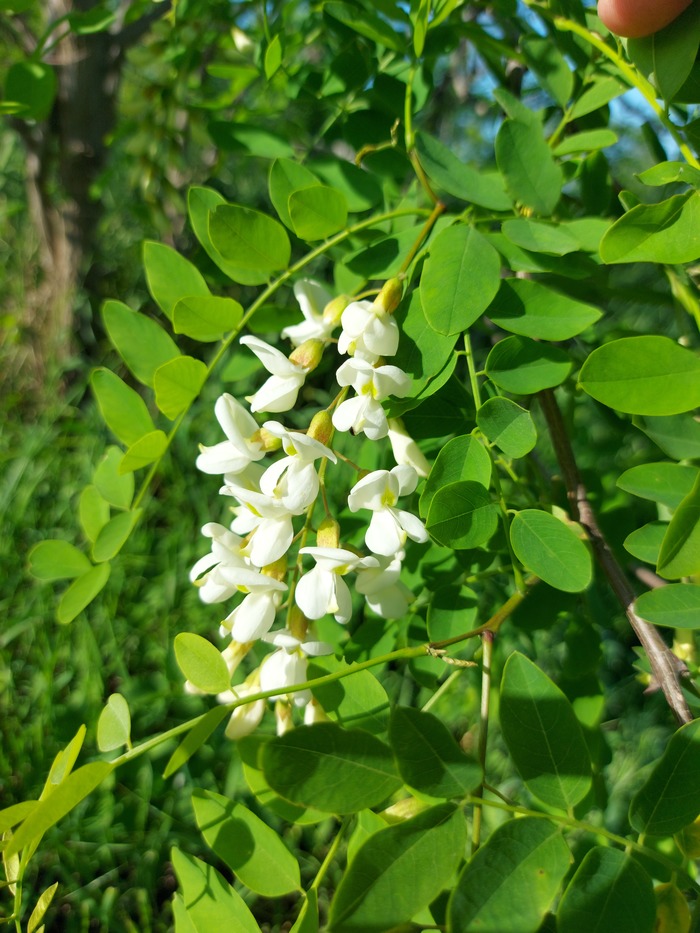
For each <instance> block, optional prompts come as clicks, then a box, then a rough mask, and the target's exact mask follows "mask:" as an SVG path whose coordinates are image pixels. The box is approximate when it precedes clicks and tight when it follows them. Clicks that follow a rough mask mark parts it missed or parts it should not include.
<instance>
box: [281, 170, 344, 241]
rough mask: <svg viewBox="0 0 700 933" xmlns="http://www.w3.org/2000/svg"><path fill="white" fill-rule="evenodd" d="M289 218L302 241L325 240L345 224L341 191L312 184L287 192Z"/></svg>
mask: <svg viewBox="0 0 700 933" xmlns="http://www.w3.org/2000/svg"><path fill="white" fill-rule="evenodd" d="M289 217H290V219H291V221H292V229H293V230H294V232H295V233H296V235H297V236H298V237H300V238H301V239H302V240H311V241H313V240H325V239H326V238H327V237H329V236H332V235H333V234H334V233H338V232H339V231H340V230H342V229H343V228H344V227H345V226H346V225H347V222H348V205H347V202H346V200H345V195H344V194H341V192H340V191H336V190H335V188H329V187H327V186H326V185H319V184H315V185H311V186H310V187H308V188H299V189H298V190H297V191H293V192H292V193H291V194H290V195H289Z"/></svg>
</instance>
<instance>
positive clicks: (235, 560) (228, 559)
mask: <svg viewBox="0 0 700 933" xmlns="http://www.w3.org/2000/svg"><path fill="white" fill-rule="evenodd" d="M202 534H203V535H204V536H205V537H207V538H211V552H210V553H209V554H205V555H204V557H200V559H199V560H198V561H197V563H196V564H195V565H194V567H193V568H192V570H190V580H191V581H192V582H193V583H194V582H195V581H196V585H197V586H198V587H199V598H200V599H201V600H202V602H204V603H220V602H223V600H225V599H228V598H229V596H232V595H233V594H234V593H235V592H236V585H235V584H232V583H231V582H230V581H229V579H228V578H227V576H226V574H225V573H224V571H225V570H226V569H227V568H236V569H238V568H244V567H247V566H248V561H247V559H246V557H245V555H244V554H243V551H242V545H243V539H242V538H240V537H239V536H238V535H237V534H234V532H233V531H229V530H228V528H225V527H224V526H223V525H219V524H218V523H217V522H207V524H206V525H204V526H203V528H202ZM200 574H203V576H202V577H201V579H199V580H197V577H199V576H200Z"/></svg>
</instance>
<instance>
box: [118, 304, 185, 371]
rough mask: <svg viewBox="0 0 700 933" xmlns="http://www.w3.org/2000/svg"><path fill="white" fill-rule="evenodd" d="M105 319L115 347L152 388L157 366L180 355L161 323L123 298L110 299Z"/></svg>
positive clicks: (131, 369) (131, 368)
mask: <svg viewBox="0 0 700 933" xmlns="http://www.w3.org/2000/svg"><path fill="white" fill-rule="evenodd" d="M102 320H103V321H104V325H105V330H106V331H107V334H108V335H109V339H110V341H111V343H112V346H113V347H114V349H115V350H116V351H117V353H118V354H119V355H120V356H121V358H122V359H123V360H124V362H125V363H126V365H127V366H128V367H129V369H130V371H131V372H132V373H133V375H134V376H135V377H136V378H137V379H138V380H139V382H143V383H144V385H147V386H150V387H151V388H152V387H153V375H154V373H155V371H156V369H158V367H159V366H161V365H162V364H163V363H167V361H168V360H172V359H174V358H175V357H176V356H179V355H180V351H179V350H178V348H177V346H176V345H175V343H174V342H173V340H172V339H171V338H170V337H169V335H168V334H167V333H166V332H165V331H164V330H163V328H162V327H161V326H160V324H158V323H157V322H156V321H154V320H152V319H151V318H149V317H146V315H145V314H140V313H139V312H137V311H132V310H131V308H128V307H127V306H126V305H125V304H122V302H121V301H106V302H105V303H104V305H103V306H102Z"/></svg>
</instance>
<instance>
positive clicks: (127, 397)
mask: <svg viewBox="0 0 700 933" xmlns="http://www.w3.org/2000/svg"><path fill="white" fill-rule="evenodd" d="M90 385H91V386H92V391H93V392H94V394H95V398H96V399H97V404H98V405H99V407H100V412H101V414H102V417H103V418H104V420H105V423H106V424H107V427H108V428H109V429H110V431H111V432H112V434H114V436H115V437H116V438H117V440H120V441H121V442H122V443H123V444H126V446H127V447H128V446H129V445H131V444H133V443H135V442H136V441H137V440H138V439H139V438H140V437H143V435H144V434H150V433H151V432H152V431H154V430H155V428H154V426H153V420H152V419H151V416H150V415H149V414H148V409H147V408H146V403H145V402H144V400H143V399H142V398H141V396H140V395H139V394H138V392H135V391H134V390H133V389H131V388H129V386H128V385H127V384H126V383H125V382H123V381H122V380H121V379H120V378H119V376H117V375H115V374H114V373H113V372H111V371H110V370H109V369H96V370H94V372H93V373H92V375H91V376H90Z"/></svg>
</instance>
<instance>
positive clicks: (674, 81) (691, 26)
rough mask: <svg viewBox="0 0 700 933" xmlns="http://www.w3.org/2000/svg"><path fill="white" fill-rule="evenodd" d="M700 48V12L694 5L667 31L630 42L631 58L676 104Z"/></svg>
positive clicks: (662, 93)
mask: <svg viewBox="0 0 700 933" xmlns="http://www.w3.org/2000/svg"><path fill="white" fill-rule="evenodd" d="M699 46H700V12H699V11H698V8H697V6H696V5H695V4H692V3H691V5H690V6H689V7H688V9H687V10H685V11H684V12H683V13H681V15H680V16H678V17H675V18H674V20H673V22H671V23H670V24H669V25H668V26H666V28H665V29H660V30H659V31H658V32H655V33H654V34H653V35H651V36H646V37H645V38H642V39H629V40H628V41H627V54H628V56H629V57H630V58H631V59H632V61H633V62H634V63H635V64H636V65H637V67H638V68H639V69H640V70H641V71H642V73H643V74H644V76H645V77H647V78H648V79H649V80H650V81H651V82H652V83H653V84H654V85H655V86H656V88H657V89H658V91H659V94H660V95H661V97H663V98H664V100H666V101H669V102H670V101H672V100H673V98H674V97H675V96H676V94H677V93H678V91H679V90H680V89H681V87H682V86H683V84H684V83H685V81H686V79H687V78H688V77H689V75H690V72H691V71H692V68H693V65H694V64H695V58H696V56H697V53H698V47H699Z"/></svg>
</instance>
